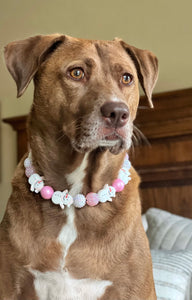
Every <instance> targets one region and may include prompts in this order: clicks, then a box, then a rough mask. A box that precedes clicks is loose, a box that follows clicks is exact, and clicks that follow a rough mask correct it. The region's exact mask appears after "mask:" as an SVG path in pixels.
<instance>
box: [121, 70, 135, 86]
mask: <svg viewBox="0 0 192 300" xmlns="http://www.w3.org/2000/svg"><path fill="white" fill-rule="evenodd" d="M121 81H122V83H123V84H125V85H130V84H131V83H132V81H133V76H132V75H131V74H129V73H125V74H123V76H122V78H121Z"/></svg>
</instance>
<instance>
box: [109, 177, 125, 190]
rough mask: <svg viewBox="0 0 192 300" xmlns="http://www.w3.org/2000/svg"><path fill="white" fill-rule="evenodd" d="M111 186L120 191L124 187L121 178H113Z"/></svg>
mask: <svg viewBox="0 0 192 300" xmlns="http://www.w3.org/2000/svg"><path fill="white" fill-rule="evenodd" d="M112 186H113V187H114V188H115V190H116V192H121V191H122V190H123V189H124V187H125V184H124V182H123V181H122V180H121V179H115V180H114V181H113V184H112Z"/></svg>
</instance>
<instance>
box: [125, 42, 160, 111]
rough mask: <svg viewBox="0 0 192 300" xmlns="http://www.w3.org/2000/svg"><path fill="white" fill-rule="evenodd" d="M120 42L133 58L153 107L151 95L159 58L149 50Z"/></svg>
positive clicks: (140, 80)
mask: <svg viewBox="0 0 192 300" xmlns="http://www.w3.org/2000/svg"><path fill="white" fill-rule="evenodd" d="M120 43H121V45H122V46H123V48H124V49H125V50H126V51H127V53H128V54H129V56H130V57H131V59H132V60H133V62H134V64H135V67H136V70H137V75H138V78H139V82H140V84H141V86H142V88H143V91H144V92H145V94H146V96H147V99H148V102H149V105H150V107H151V108H153V102H152V99H151V97H152V91H153V88H154V86H155V83H156V81H157V77H158V60H157V58H156V56H155V55H154V54H153V53H152V52H150V51H148V50H141V49H137V48H135V47H133V46H130V45H128V44H126V43H125V42H124V41H122V40H121V41H120Z"/></svg>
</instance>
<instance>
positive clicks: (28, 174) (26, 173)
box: [25, 166, 35, 177]
mask: <svg viewBox="0 0 192 300" xmlns="http://www.w3.org/2000/svg"><path fill="white" fill-rule="evenodd" d="M34 173H35V171H34V169H33V167H32V166H31V167H27V168H26V169H25V175H26V176H27V177H30V176H31V175H32V174H34Z"/></svg>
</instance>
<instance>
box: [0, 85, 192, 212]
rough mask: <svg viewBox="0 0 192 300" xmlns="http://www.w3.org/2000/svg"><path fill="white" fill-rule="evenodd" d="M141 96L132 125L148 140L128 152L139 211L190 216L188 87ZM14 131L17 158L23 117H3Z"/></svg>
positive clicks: (23, 142)
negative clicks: (138, 181)
mask: <svg viewBox="0 0 192 300" xmlns="http://www.w3.org/2000/svg"><path fill="white" fill-rule="evenodd" d="M153 102H154V107H155V109H153V110H150V109H147V102H146V99H145V97H141V101H140V105H141V106H142V107H143V106H144V107H145V108H146V109H142V107H141V108H140V109H139V110H138V115H137V119H136V121H135V125H136V126H137V127H138V128H139V129H140V130H141V131H142V132H143V134H144V135H145V136H146V137H147V139H148V142H149V143H148V144H146V143H142V144H140V145H139V146H138V147H135V148H134V151H131V161H132V164H133V165H134V166H135V168H136V169H137V171H138V172H139V174H140V176H141V179H142V183H141V198H142V206H143V212H145V211H146V210H147V209H148V208H149V207H158V208H161V209H165V210H167V211H170V212H172V213H175V214H179V215H182V216H186V217H189V218H192V88H190V89H185V90H178V91H172V92H166V93H161V94H156V95H154V96H153ZM3 121H4V122H6V123H9V124H11V125H12V127H13V129H14V130H16V131H17V149H18V160H19V159H20V158H21V157H22V156H23V154H24V153H25V152H26V150H27V135H26V116H21V117H15V118H8V119H4V120H3Z"/></svg>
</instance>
